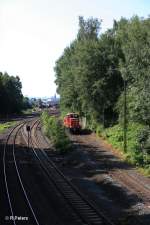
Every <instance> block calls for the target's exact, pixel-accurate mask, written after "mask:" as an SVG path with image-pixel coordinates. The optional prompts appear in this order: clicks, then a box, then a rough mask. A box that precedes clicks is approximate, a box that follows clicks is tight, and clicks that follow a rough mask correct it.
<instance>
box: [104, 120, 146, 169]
mask: <svg viewBox="0 0 150 225" xmlns="http://www.w3.org/2000/svg"><path fill="white" fill-rule="evenodd" d="M100 135H102V136H103V137H104V138H106V139H107V140H108V141H109V142H110V143H111V144H112V145H113V146H114V147H116V148H118V149H120V150H121V151H123V127H122V126H121V125H119V124H118V125H115V126H113V127H110V128H107V129H105V130H103V131H102V132H101V134H100ZM149 151H150V130H149V127H147V126H144V125H142V124H139V123H129V124H128V128H127V153H126V155H125V156H126V159H127V160H128V161H129V162H131V163H132V164H134V165H136V166H141V167H144V168H145V169H147V171H148V170H150V154H149V153H150V152H149Z"/></svg>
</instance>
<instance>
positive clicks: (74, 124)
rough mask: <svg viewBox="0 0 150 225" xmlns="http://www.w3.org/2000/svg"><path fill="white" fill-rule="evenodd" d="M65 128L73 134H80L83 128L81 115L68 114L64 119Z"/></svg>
mask: <svg viewBox="0 0 150 225" xmlns="http://www.w3.org/2000/svg"><path fill="white" fill-rule="evenodd" d="M64 126H65V127H66V128H68V129H69V130H70V131H71V132H73V133H77V132H80V130H81V126H80V122H79V115H78V114H77V113H68V114H67V115H66V116H65V117H64Z"/></svg>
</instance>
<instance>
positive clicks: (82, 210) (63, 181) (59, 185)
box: [31, 121, 113, 225]
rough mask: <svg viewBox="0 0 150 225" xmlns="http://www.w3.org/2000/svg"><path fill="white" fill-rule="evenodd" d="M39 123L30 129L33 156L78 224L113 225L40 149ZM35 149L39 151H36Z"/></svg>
mask: <svg viewBox="0 0 150 225" xmlns="http://www.w3.org/2000/svg"><path fill="white" fill-rule="evenodd" d="M38 126H39V122H38V121H36V122H35V123H34V124H33V126H32V128H31V146H32V150H33V154H34V155H35V156H36V158H37V160H38V161H39V163H40V165H41V168H42V169H43V171H44V173H45V174H46V176H47V177H48V179H49V180H50V181H51V182H53V184H54V185H55V188H56V190H57V192H59V194H60V195H61V196H63V198H64V199H65V201H66V202H67V204H68V205H69V207H70V208H71V209H72V211H73V212H74V214H75V217H76V221H77V222H78V224H87V225H96V224H97V225H98V224H99V225H100V224H103V225H113V223H112V222H111V221H110V220H109V219H108V218H107V217H106V216H105V215H103V213H101V212H99V211H98V210H97V209H96V207H95V206H94V205H93V204H92V203H91V202H89V201H88V200H87V199H86V198H85V197H84V196H83V194H81V192H79V190H78V189H77V188H76V187H75V186H74V185H73V184H72V183H71V182H70V181H69V180H68V179H67V178H66V177H65V176H64V175H63V174H62V173H61V171H60V170H59V169H58V168H57V167H56V166H55V164H54V163H53V162H52V160H50V159H49V157H48V156H47V154H46V153H45V151H44V150H43V149H41V148H40V142H41V141H40V140H39V137H38V135H37V130H38ZM35 148H38V149H39V150H38V151H36V149H35Z"/></svg>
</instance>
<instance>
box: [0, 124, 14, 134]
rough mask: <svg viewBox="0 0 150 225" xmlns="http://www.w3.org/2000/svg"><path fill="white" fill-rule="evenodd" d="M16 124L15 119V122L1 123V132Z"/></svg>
mask: <svg viewBox="0 0 150 225" xmlns="http://www.w3.org/2000/svg"><path fill="white" fill-rule="evenodd" d="M15 124H16V122H15V121H13V122H6V123H1V124H0V133H2V132H4V131H5V130H6V129H8V128H10V127H12V126H14V125H15Z"/></svg>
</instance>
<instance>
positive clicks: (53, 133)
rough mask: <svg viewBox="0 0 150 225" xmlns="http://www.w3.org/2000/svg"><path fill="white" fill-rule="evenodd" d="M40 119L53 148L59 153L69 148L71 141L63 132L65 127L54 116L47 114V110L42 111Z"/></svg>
mask: <svg viewBox="0 0 150 225" xmlns="http://www.w3.org/2000/svg"><path fill="white" fill-rule="evenodd" d="M41 120H42V124H43V128H44V132H45V134H46V135H47V137H49V138H50V139H51V141H52V142H53V144H54V146H55V148H56V150H57V151H59V152H60V153H66V152H68V151H69V150H71V143H70V141H69V138H68V137H67V135H66V133H65V129H64V127H63V126H62V124H61V123H60V121H59V120H58V118H56V117H55V116H49V115H48V113H47V112H43V113H42V115H41Z"/></svg>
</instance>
